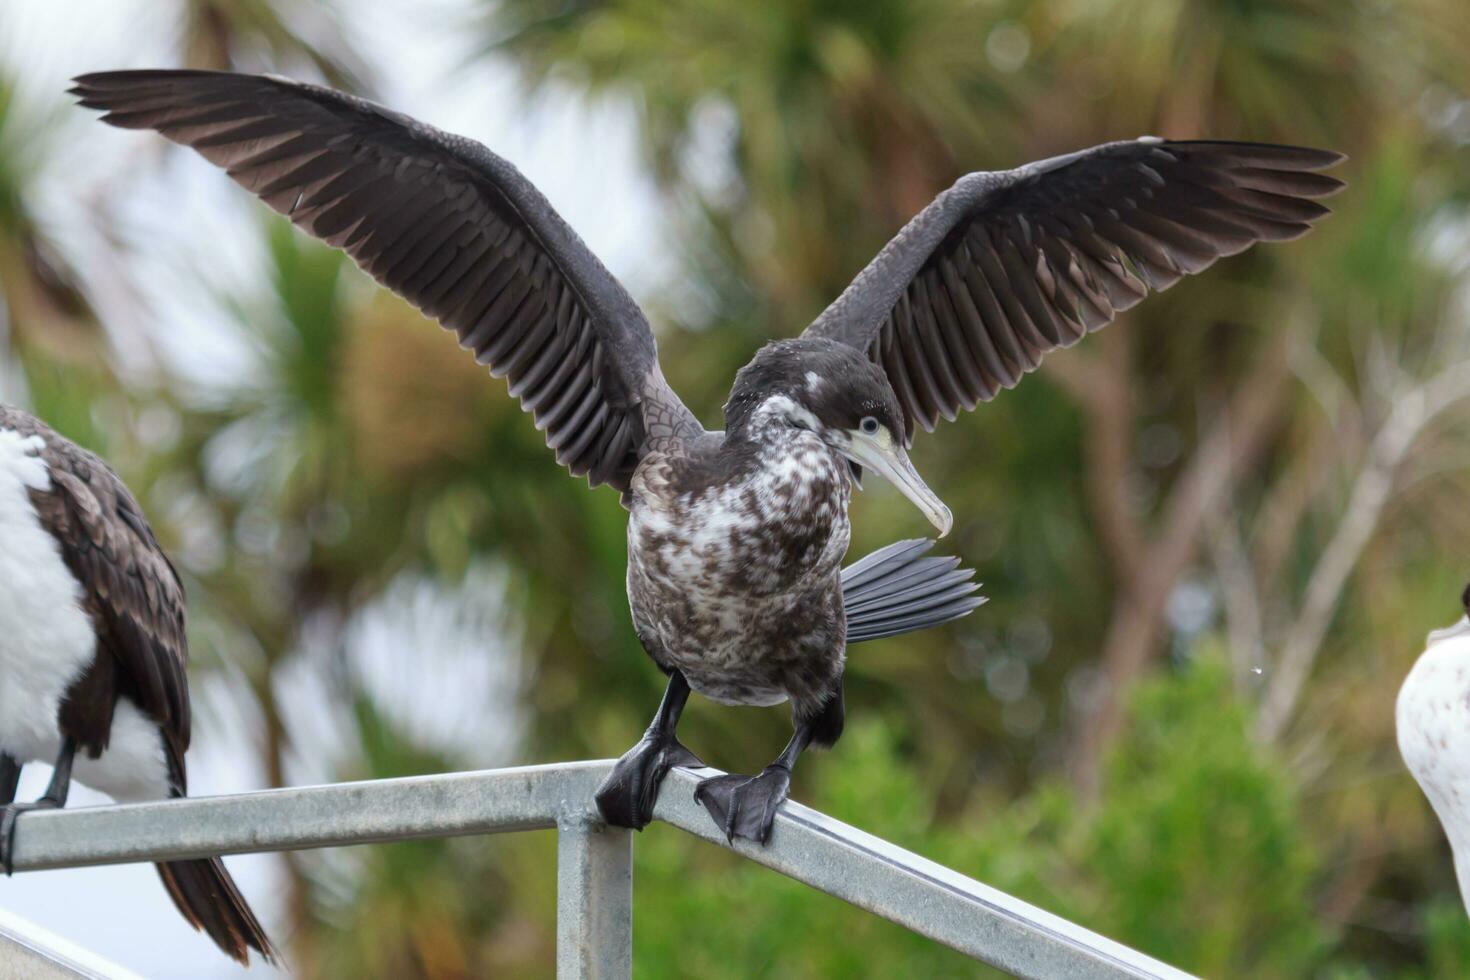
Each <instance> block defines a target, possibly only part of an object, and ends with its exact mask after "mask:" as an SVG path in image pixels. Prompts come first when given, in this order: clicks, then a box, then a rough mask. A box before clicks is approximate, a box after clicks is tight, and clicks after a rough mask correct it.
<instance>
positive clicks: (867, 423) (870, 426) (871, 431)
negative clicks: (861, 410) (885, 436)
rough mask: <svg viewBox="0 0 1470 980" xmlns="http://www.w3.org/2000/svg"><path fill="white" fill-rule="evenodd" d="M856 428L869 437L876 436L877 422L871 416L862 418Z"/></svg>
mask: <svg viewBox="0 0 1470 980" xmlns="http://www.w3.org/2000/svg"><path fill="white" fill-rule="evenodd" d="M858 426H859V427H860V428H861V429H862V430H863V431H864V432H866V433H867V434H868V435H870V436H872V435H877V434H878V420H877V419H875V418H873V416H871V415H867V416H864V417H863V420H862V421H861V422H859V423H858Z"/></svg>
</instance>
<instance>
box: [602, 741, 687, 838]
mask: <svg viewBox="0 0 1470 980" xmlns="http://www.w3.org/2000/svg"><path fill="white" fill-rule="evenodd" d="M672 766H688V767H690V768H694V769H702V768H704V763H703V762H701V761H700V760H699V757H698V756H696V755H695V754H694V753H693V752H691V751H689V750H688V749H687V748H685V747H684V746H683V745H682V744H681V743H680V742H679V740H678V739H677V738H675V737H674V736H673V735H672V734H670V735H660V734H657V733H651V734H648V735H644V736H643V738H642V740H640V741H639V742H638V744H637V745H635V746H633V747H632V748H631V749H629V750H628V751H627V752H625V753H623V757H622V758H621V759H619V760H618V762H617V765H615V766H613V771H612V772H611V773H610V774H609V775H608V777H607V779H606V780H604V781H603V783H602V786H601V787H599V788H598V790H597V796H596V799H597V810H598V812H599V813H601V814H602V819H603V820H605V821H607V822H608V823H609V824H611V825H612V826H614V827H628V828H631V829H633V830H642V829H643V828H644V827H646V826H648V822H649V821H650V820H652V819H653V805H654V803H655V802H656V801H657V800H658V787H659V784H660V783H662V782H663V779H664V776H665V775H667V774H668V771H669V769H670V767H672Z"/></svg>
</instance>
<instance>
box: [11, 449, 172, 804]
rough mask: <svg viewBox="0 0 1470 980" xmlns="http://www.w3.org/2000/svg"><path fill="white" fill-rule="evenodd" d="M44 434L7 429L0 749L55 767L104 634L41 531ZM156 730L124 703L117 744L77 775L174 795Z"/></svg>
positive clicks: (99, 785) (107, 788) (81, 761)
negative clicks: (68, 717)
mask: <svg viewBox="0 0 1470 980" xmlns="http://www.w3.org/2000/svg"><path fill="white" fill-rule="evenodd" d="M43 448H44V443H43V442H42V440H41V438H40V437H39V436H29V437H25V436H22V435H21V434H20V433H18V432H15V431H14V430H11V429H0V752H4V753H5V754H6V755H9V756H11V757H12V758H14V759H15V760H17V761H18V762H20V763H22V764H24V763H28V762H46V763H50V762H51V761H53V760H54V759H55V757H56V754H57V752H58V751H59V749H60V747H61V739H60V735H59V733H58V731H57V709H58V708H59V707H60V705H61V699H62V698H63V696H64V695H65V694H66V690H67V688H68V687H70V686H71V684H72V682H73V681H75V680H76V679H77V677H79V676H80V675H81V673H82V672H83V671H84V670H85V669H86V668H87V666H88V665H89V664H90V663H91V662H92V657H93V654H94V648H95V646H96V634H95V632H94V631H93V628H92V621H91V618H90V617H89V616H88V615H87V613H86V612H85V610H84V609H83V608H82V606H81V596H82V590H81V586H80V585H79V584H78V582H77V580H76V579H75V578H74V577H73V576H72V574H71V570H70V569H68V568H67V567H66V564H65V562H63V561H62V557H61V548H60V546H59V545H58V544H57V541H56V539H55V538H53V537H52V536H51V534H50V533H49V532H48V531H47V530H46V529H45V528H43V527H42V526H41V523H40V519H39V518H38V517H37V515H36V510H35V507H34V505H33V504H32V503H31V498H30V493H29V491H30V490H31V489H36V490H42V491H44V490H49V489H50V488H51V478H50V474H49V472H48V470H47V468H46V464H45V462H44V461H43V460H42V459H40V458H39V456H38V455H37V454H38V453H39V452H40V451H41V450H42V449H43ZM166 772H167V770H166V766H165V763H164V758H163V746H162V742H161V736H160V735H159V732H158V728H157V726H156V725H153V724H152V723H151V722H149V721H148V720H147V719H146V718H144V717H143V716H142V715H141V713H140V712H138V711H137V709H136V708H134V707H133V705H131V704H129V703H127V702H126V701H124V702H121V703H120V704H119V705H118V712H117V715H116V716H115V718H114V721H113V732H112V743H111V747H110V748H109V749H108V751H107V752H106V753H104V754H103V756H102V757H101V758H100V759H98V760H95V761H94V760H91V759H85V758H82V757H81V756H80V755H79V757H78V759H77V762H76V766H75V768H74V774H75V776H76V778H77V779H78V780H79V781H81V782H83V783H85V784H87V785H89V786H92V787H93V788H95V789H99V790H101V791H103V792H105V793H110V794H112V795H113V796H115V797H116V798H119V799H148V798H154V797H159V796H164V795H167V777H166Z"/></svg>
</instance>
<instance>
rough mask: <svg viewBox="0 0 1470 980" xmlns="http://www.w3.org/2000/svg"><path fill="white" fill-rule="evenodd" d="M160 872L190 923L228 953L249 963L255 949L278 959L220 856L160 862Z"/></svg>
mask: <svg viewBox="0 0 1470 980" xmlns="http://www.w3.org/2000/svg"><path fill="white" fill-rule="evenodd" d="M158 876H159V877H160V878H162V879H163V887H165V888H167V889H168V893H169V896H170V897H171V898H172V899H173V900H174V904H175V905H176V906H178V909H179V912H181V913H182V914H183V916H184V918H185V919H188V920H189V924H190V925H192V926H193V927H194V928H195V929H203V930H204V932H205V933H206V934H208V936H209V938H210V939H213V940H214V944H215V945H216V946H218V947H219V948H220V949H221V950H223V951H224V953H225V955H227V956H229V957H232V958H233V959H236V960H239V961H240V962H241V963H243V964H245V965H247V966H248V965H249V963H250V953H249V950H250V949H254V950H255V951H256V952H258V953H259V954H260V955H261V956H262V957H264V958H265V961H266V962H267V963H274V962H275V960H276V952H275V950H274V949H273V948H272V947H271V941H270V939H269V937H267V936H266V934H265V930H264V929H262V928H261V927H260V923H259V922H258V921H257V920H256V918H255V913H254V912H252V911H250V906H249V905H247V904H245V898H244V896H243V895H241V894H240V889H238V888H236V887H235V882H234V880H233V879H231V878H230V873H229V872H228V871H226V870H225V864H224V862H223V861H221V860H220V859H219V858H201V859H199V860H197V861H170V862H169V863H167V864H160V865H158Z"/></svg>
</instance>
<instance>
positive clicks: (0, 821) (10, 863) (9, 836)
mask: <svg viewBox="0 0 1470 980" xmlns="http://www.w3.org/2000/svg"><path fill="white" fill-rule="evenodd" d="M60 806H61V804H60V803H57V802H56V801H55V800H52V799H48V798H47V797H44V796H43V797H41V799H39V800H37V801H36V802H34V803H7V804H5V806H3V807H0V871H4V872H5V877H7V878H9V877H10V876H11V875H12V874H14V873H15V828H16V822H17V820H18V819H19V818H20V815H21V814H22V813H28V812H29V811H31V810H55V809H58V808H59V807H60Z"/></svg>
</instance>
